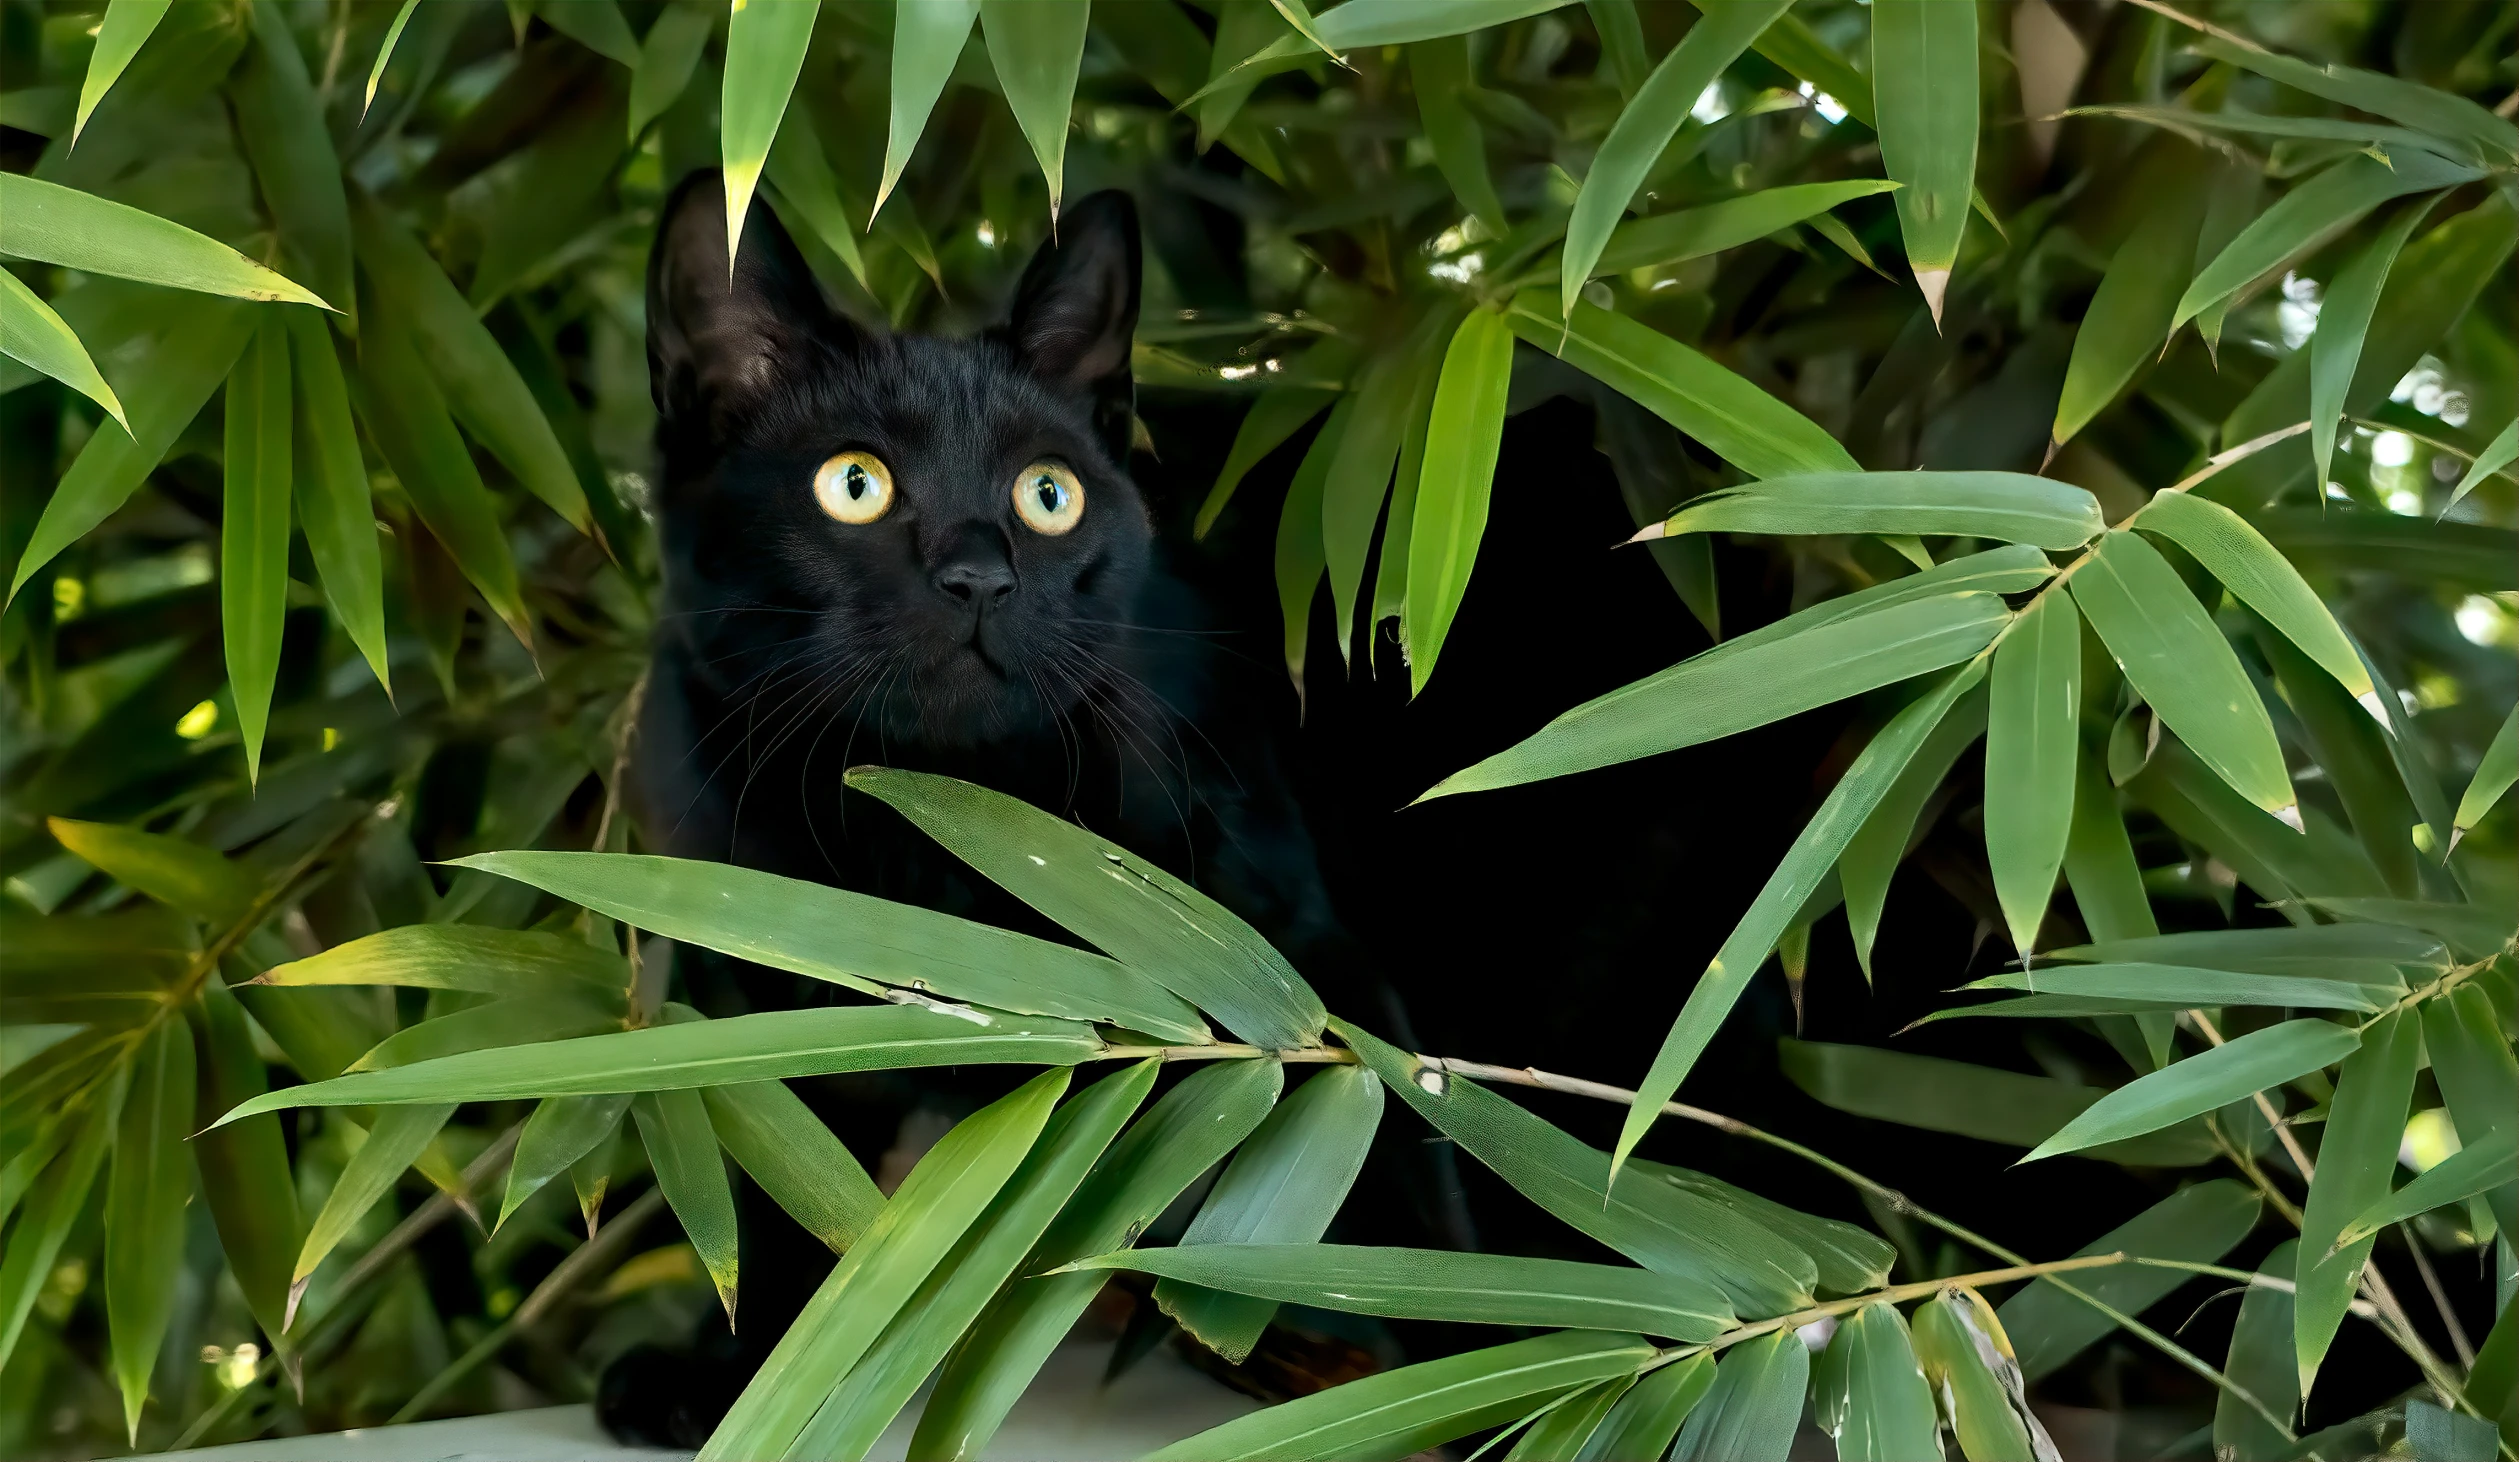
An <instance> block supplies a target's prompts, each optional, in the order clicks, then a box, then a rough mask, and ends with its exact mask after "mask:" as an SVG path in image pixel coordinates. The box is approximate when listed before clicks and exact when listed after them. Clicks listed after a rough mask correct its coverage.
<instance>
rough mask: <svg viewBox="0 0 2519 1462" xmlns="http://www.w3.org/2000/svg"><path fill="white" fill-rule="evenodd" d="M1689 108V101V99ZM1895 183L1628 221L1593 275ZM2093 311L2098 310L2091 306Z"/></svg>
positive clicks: (1780, 192)
mask: <svg viewBox="0 0 2519 1462" xmlns="http://www.w3.org/2000/svg"><path fill="white" fill-rule="evenodd" d="M1690 100H1691V102H1692V103H1693V101H1694V98H1691V99H1690ZM1897 189H1898V185H1897V184H1896V183H1892V182H1889V181H1887V180H1885V179H1880V178H1854V179H1849V180H1847V181H1845V182H1839V183H1793V184H1789V185H1787V186H1784V187H1780V188H1765V189H1761V190H1760V191H1758V192H1755V193H1748V194H1744V195H1742V196H1741V197H1738V198H1726V199H1724V200H1723V201H1722V202H1720V203H1709V204H1707V205H1705V206H1704V207H1702V208H1682V209H1679V210H1677V211H1676V212H1672V213H1657V214H1654V215H1652V216H1651V217H1648V218H1638V219H1632V220H1630V221H1628V222H1626V223H1622V224H1620V225H1619V226H1618V231H1617V232H1616V233H1614V234H1611V235H1610V236H1609V245H1608V247H1607V248H1605V249H1603V250H1602V251H1601V258H1600V263H1599V264H1598V265H1596V266H1594V267H1595V268H1596V270H1597V271H1598V272H1599V273H1602V274H1619V273H1623V272H1625V271H1627V270H1629V269H1651V268H1658V267H1660V266H1663V265H1667V264H1678V263H1682V262H1684V261H1686V260H1689V259H1698V258H1703V257H1704V256H1706V255H1708V254H1719V253H1721V252H1723V251H1724V250H1725V249H1735V248H1738V247H1740V246H1741V245H1743V244H1746V243H1750V242H1752V241H1753V240H1757V239H1763V238H1766V237H1767V236H1768V235H1770V234H1774V233H1777V232H1780V231H1782V230H1784V229H1787V228H1790V227H1792V226H1793V225H1794V224H1797V223H1801V222H1803V221H1804V220H1806V219H1810V218H1814V217H1818V216H1820V215H1823V214H1825V213H1827V211H1828V210H1829V209H1831V208H1834V207H1836V206H1837V205H1838V204H1840V203H1843V202H1846V201H1847V200H1849V199H1854V198H1869V197H1872V196H1873V195H1875V194H1879V193H1893V192H1896V191H1897ZM2092 308H2093V309H2094V310H2096V308H2097V306H2095V305H2094V306H2093V307H2092Z"/></svg>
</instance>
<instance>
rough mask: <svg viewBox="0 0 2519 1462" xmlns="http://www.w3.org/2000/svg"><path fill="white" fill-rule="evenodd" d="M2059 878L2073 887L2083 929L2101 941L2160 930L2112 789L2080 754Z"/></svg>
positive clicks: (2136, 937) (2150, 933)
mask: <svg viewBox="0 0 2519 1462" xmlns="http://www.w3.org/2000/svg"><path fill="white" fill-rule="evenodd" d="M2064 877H2065V881H2066V882H2067V883H2068V884H2070V885H2071V887H2072V889H2073V904H2074V907H2076V908H2077V909H2079V910H2080V911H2081V915H2082V924H2083V927H2085V928H2087V929H2089V930H2090V932H2091V934H2092V936H2093V937H2095V938H2098V939H2102V940H2117V939H2139V938H2146V937H2149V936H2151V935H2154V934H2157V933H2159V932H2160V926H2159V925H2158V924H2157V923H2155V922H2153V919H2152V906H2151V899H2150V896H2149V895H2147V894H2145V893H2144V891H2143V870H2142V868H2141V867H2140V866H2139V865H2138V864H2136V863H2135V861H2134V843H2133V840H2132V839H2130V838H2128V837H2127V836H2126V831H2125V819H2124V818H2123V817H2122V816H2120V815H2119V814H2118V812H2117V796H2116V791H2115V789H2113V788H2111V787H2110V786H2109V785H2108V780H2107V777H2106V775H2105V774H2104V773H2103V772H2101V771H2100V769H2099V766H2098V764H2097V763H2095V762H2093V761H2091V760H2090V759H2089V758H2087V757H2085V758H2083V759H2082V761H2081V763H2080V765H2079V766H2078V767H2077V768H2076V769H2075V773H2074V791H2073V828H2072V832H2071V834H2070V835H2069V836H2068V838H2067V839H2066V842H2065V845H2064Z"/></svg>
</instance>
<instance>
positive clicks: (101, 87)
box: [70, 0, 174, 416]
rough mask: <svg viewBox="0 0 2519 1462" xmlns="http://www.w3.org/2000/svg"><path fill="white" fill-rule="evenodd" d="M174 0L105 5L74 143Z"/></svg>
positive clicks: (118, 0)
mask: <svg viewBox="0 0 2519 1462" xmlns="http://www.w3.org/2000/svg"><path fill="white" fill-rule="evenodd" d="M173 3H174V0H113V3H112V4H110V5H108V6H106V7H105V19H104V20H103V21H102V22H100V23H99V24H98V26H97V28H96V47H95V49H94V50H91V51H90V52H88V61H87V74H86V75H85V76H83V77H81V78H80V81H79V115H78V118H77V120H75V121H73V122H72V123H71V124H70V140H71V142H72V143H73V144H74V145H75V144H76V143H77V142H78V139H79V134H80V133H81V132H84V131H86V130H87V119H88V118H89V116H91V115H93V114H94V112H95V111H96V104H97V103H98V102H101V101H103V100H104V99H105V93H107V92H109V91H111V90H113V89H114V83H115V82H116V81H117V80H120V79H121V77H122V73H123V68H124V67H127V66H129V65H130V64H131V58H132V57H134V56H136V55H138V54H140V48H141V47H142V46H145V45H147V44H148V43H149V36H150V34H151V33H152V32H154V31H155V30H156V29H157V23H158V22H159V21H161V20H164V19H165V18H166V11H167V8H168V7H169V6H170V5H172V4H173ZM114 414H115V415H116V416H120V415H121V414H122V413H121V412H119V411H117V412H115V413H114Z"/></svg>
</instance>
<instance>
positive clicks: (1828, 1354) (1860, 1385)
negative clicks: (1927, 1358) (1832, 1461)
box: [1811, 1300, 1942, 1462]
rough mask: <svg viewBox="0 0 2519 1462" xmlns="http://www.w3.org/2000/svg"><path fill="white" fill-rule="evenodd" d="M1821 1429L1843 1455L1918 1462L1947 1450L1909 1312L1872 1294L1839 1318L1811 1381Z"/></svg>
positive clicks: (1851, 1459)
mask: <svg viewBox="0 0 2519 1462" xmlns="http://www.w3.org/2000/svg"><path fill="white" fill-rule="evenodd" d="M1811 1405H1812V1410H1813V1412H1814V1413H1815V1415H1814V1418H1813V1419H1814V1420H1816V1421H1817V1422H1818V1423H1819V1429H1820V1430H1821V1431H1824V1432H1826V1433H1828V1435H1830V1436H1831V1437H1834V1438H1836V1442H1837V1456H1838V1457H1839V1458H1840V1459H1841V1462H1920V1459H1923V1458H1927V1457H1930V1458H1934V1459H1936V1462H1938V1459H1939V1458H1940V1457H1941V1455H1942V1439H1941V1437H1940V1436H1939V1435H1937V1434H1936V1430H1935V1428H1936V1425H1937V1418H1936V1417H1935V1415H1934V1411H1933V1393H1932V1391H1931V1390H1930V1389H1929V1388H1927V1387H1926V1385H1925V1384H1924V1367H1923V1366H1922V1365H1920V1364H1918V1363H1917V1361H1916V1358H1915V1344H1914V1341H1913V1340H1912V1339H1910V1338H1909V1336H1908V1333H1907V1321H1906V1317H1905V1316H1903V1315H1901V1314H1899V1313H1898V1307H1897V1306H1895V1305H1890V1304H1885V1303H1882V1302H1881V1301H1878V1300H1875V1301H1873V1302H1872V1303H1871V1304H1868V1305H1865V1306H1864V1307H1863V1308H1861V1309H1859V1310H1857V1311H1855V1312H1854V1313H1853V1314H1851V1315H1848V1316H1846V1317H1845V1319H1843V1320H1841V1321H1839V1322H1838V1324H1837V1333H1836V1334H1834V1335H1832V1336H1830V1337H1829V1338H1828V1348H1827V1349H1826V1350H1825V1351H1823V1352H1821V1353H1820V1357H1819V1371H1818V1374H1817V1375H1816V1376H1814V1377H1813V1378H1812V1381H1811Z"/></svg>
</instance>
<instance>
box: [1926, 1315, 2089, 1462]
mask: <svg viewBox="0 0 2519 1462" xmlns="http://www.w3.org/2000/svg"><path fill="white" fill-rule="evenodd" d="M1913 1341H1914V1346H1915V1354H1916V1361H1917V1363H1918V1364H1920V1365H1922V1366H1923V1367H1924V1380H1925V1384H1926V1385H1928V1386H1930V1387H1932V1389H1933V1394H1934V1395H1935V1396H1936V1397H1937V1398H1939V1400H1940V1401H1941V1404H1942V1411H1943V1422H1944V1424H1945V1425H1947V1426H1948V1427H1949V1428H1950V1432H1951V1440H1953V1441H1955V1442H1957V1443H1958V1444H1959V1452H1960V1455H1961V1456H1963V1457H1965V1458H1967V1459H1968V1462H2030V1459H2048V1458H2053V1457H2055V1456H2057V1455H2058V1454H2057V1452H2056V1450H2055V1444H2054V1443H2053V1442H2048V1441H2047V1438H2046V1434H2045V1432H2044V1431H2043V1430H2041V1429H2039V1428H2038V1424H2037V1419H2036V1418H2035V1417H2033V1416H2031V1415H2030V1414H2029V1408H2028V1405H2027V1403H2026V1402H2025V1401H2024V1400H2022V1399H2021V1398H2020V1389H2021V1379H2020V1367H2019V1366H2018V1365H2016V1364H2014V1362H2013V1360H2012V1345H2011V1340H2010V1339H2009V1337H2007V1336H2005V1335H2004V1333H2003V1325H2002V1322H2001V1321H1999V1320H1997V1319H1996V1318H1995V1317H1994V1311H1993V1310H1992V1309H1991V1308H1989V1307H1988V1306H1987V1305H1986V1302H1985V1300H1984V1298H1983V1297H1981V1296H1980V1295H1978V1294H1977V1292H1976V1291H1975V1290H1972V1289H1964V1288H1961V1287H1958V1286H1955V1285H1954V1286H1952V1287H1950V1288H1948V1289H1945V1290H1943V1291H1942V1292H1941V1293H1940V1294H1938V1295H1935V1296H1934V1297H1933V1298H1932V1299H1929V1300H1927V1301H1925V1302H1924V1303H1923V1304H1921V1305H1918V1306H1917V1307H1916V1312H1915V1331H1914V1335H1913ZM2040 1442H2046V1448H2045V1450H2043V1451H2041V1450H2039V1447H2038V1443H2040Z"/></svg>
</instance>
